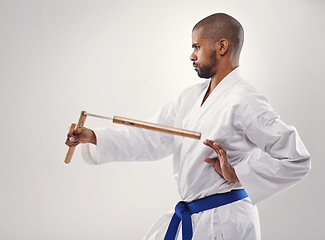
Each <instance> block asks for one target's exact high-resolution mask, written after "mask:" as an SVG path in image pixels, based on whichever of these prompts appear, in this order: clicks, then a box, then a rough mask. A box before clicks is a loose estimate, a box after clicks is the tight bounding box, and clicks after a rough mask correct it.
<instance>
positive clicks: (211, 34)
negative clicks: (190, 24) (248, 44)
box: [193, 13, 244, 56]
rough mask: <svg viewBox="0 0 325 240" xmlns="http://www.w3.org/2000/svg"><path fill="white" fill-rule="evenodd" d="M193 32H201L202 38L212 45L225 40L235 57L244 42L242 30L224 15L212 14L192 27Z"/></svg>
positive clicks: (230, 18) (237, 23)
mask: <svg viewBox="0 0 325 240" xmlns="http://www.w3.org/2000/svg"><path fill="white" fill-rule="evenodd" d="M194 30H201V36H202V38H206V39H208V40H209V41H211V42H213V43H215V42H218V41H219V40H220V39H221V38H225V39H227V41H228V42H229V48H230V51H231V52H232V53H233V54H235V55H238V56H239V55H240V51H241V49H242V46H243V42H244V29H243V27H242V25H241V24H240V23H239V22H238V21H237V20H236V19H235V18H233V17H231V16H229V15H227V14H225V13H216V14H212V15H210V16H208V17H206V18H204V19H202V20H201V21H199V22H198V23H197V24H196V25H195V26H194V28H193V31H194Z"/></svg>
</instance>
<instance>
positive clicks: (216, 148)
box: [203, 139, 227, 154]
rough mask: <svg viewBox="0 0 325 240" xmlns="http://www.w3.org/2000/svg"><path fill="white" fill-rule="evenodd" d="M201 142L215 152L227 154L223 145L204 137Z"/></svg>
mask: <svg viewBox="0 0 325 240" xmlns="http://www.w3.org/2000/svg"><path fill="white" fill-rule="evenodd" d="M203 144H204V145H206V146H208V147H210V148H212V149H213V150H214V151H215V152H216V153H217V154H227V151H226V150H225V149H224V148H223V147H221V146H220V145H219V144H217V143H215V142H214V141H212V140H209V139H206V140H205V141H204V142H203Z"/></svg>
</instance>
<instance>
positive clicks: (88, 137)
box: [65, 123, 97, 147]
mask: <svg viewBox="0 0 325 240" xmlns="http://www.w3.org/2000/svg"><path fill="white" fill-rule="evenodd" d="M75 127H76V124H75V123H73V124H71V127H70V130H69V133H68V135H67V140H66V142H65V144H66V145H68V146H69V147H75V146H77V145H78V144H79V143H92V144H95V145H96V144H97V138H96V135H95V133H94V132H93V131H92V130H91V129H89V128H86V127H83V129H82V132H81V133H80V134H78V135H75V134H73V130H74V129H75Z"/></svg>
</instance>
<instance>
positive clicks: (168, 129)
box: [64, 111, 201, 164]
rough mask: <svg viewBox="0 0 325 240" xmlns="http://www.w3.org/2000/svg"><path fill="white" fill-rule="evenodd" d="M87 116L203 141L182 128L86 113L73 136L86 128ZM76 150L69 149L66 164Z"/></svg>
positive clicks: (195, 134) (199, 136)
mask: <svg viewBox="0 0 325 240" xmlns="http://www.w3.org/2000/svg"><path fill="white" fill-rule="evenodd" d="M87 116H89V117H95V118H102V119H107V120H112V121H113V123H117V124H124V125H127V126H133V127H137V128H144V129H148V130H153V131H158V132H163V133H170V134H174V135H179V136H183V137H189V138H194V139H201V133H199V132H194V131H190V130H185V129H181V128H175V127H169V126H165V125H160V124H156V123H150V122H144V121H140V120H135V119H130V118H125V117H119V116H114V117H113V118H112V117H105V116H100V115H96V114H92V113H87V112H86V111H82V112H81V114H80V118H79V121H78V124H77V125H76V128H75V129H74V131H73V134H75V135H78V134H80V133H81V132H82V128H83V126H84V123H85V121H86V118H87ZM74 149H75V147H70V148H69V150H68V152H67V155H66V157H65V160H64V162H65V163H67V164H68V163H70V161H71V158H72V155H73V152H74Z"/></svg>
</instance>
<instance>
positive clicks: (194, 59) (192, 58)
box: [190, 51, 197, 62]
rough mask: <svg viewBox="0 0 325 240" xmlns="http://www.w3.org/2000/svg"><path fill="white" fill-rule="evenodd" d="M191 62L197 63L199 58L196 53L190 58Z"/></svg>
mask: <svg viewBox="0 0 325 240" xmlns="http://www.w3.org/2000/svg"><path fill="white" fill-rule="evenodd" d="M190 60H191V61H193V62H195V61H196V60H197V56H196V54H195V53H194V51H193V52H192V54H191V56H190Z"/></svg>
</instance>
